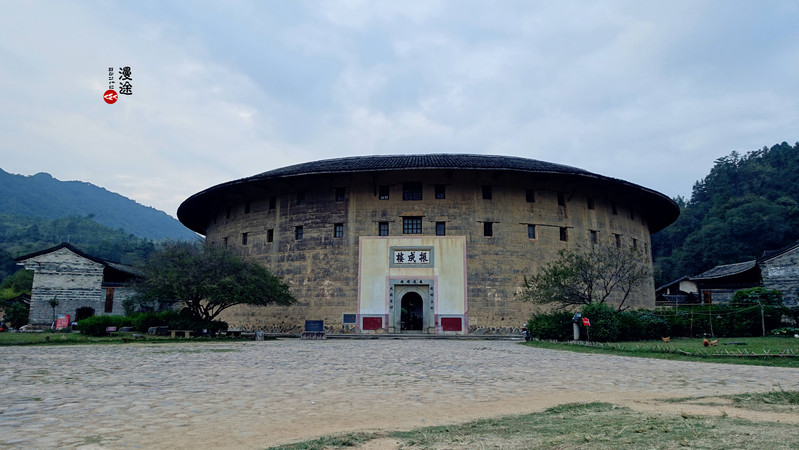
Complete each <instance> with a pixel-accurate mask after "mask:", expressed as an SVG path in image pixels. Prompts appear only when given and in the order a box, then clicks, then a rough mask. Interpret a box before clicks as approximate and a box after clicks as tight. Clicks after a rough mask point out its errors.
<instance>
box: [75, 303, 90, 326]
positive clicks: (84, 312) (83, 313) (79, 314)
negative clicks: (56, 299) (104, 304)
mask: <svg viewBox="0 0 799 450" xmlns="http://www.w3.org/2000/svg"><path fill="white" fill-rule="evenodd" d="M93 315H94V308H90V307H88V306H84V307H82V308H78V309H77V310H75V322H78V321H81V320H83V319H88V318H89V317H92V316H93Z"/></svg>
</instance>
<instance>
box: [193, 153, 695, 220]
mask: <svg viewBox="0 0 799 450" xmlns="http://www.w3.org/2000/svg"><path fill="white" fill-rule="evenodd" d="M447 169H453V170H455V169H457V170H493V171H510V172H528V173H536V174H551V175H554V176H564V177H569V178H572V179H574V178H578V179H582V180H594V181H596V182H599V183H601V184H602V185H604V186H612V187H615V188H616V189H617V190H618V191H621V192H623V193H625V194H626V195H629V196H630V198H635V203H636V204H637V205H639V206H640V208H641V210H642V212H643V213H644V214H645V215H646V216H647V220H648V222H649V225H650V229H651V231H652V232H655V231H658V230H660V229H662V228H665V227H666V226H668V225H669V224H671V223H672V222H674V221H675V220H676V219H677V217H678V216H679V214H680V211H679V207H677V205H676V204H675V203H674V202H673V201H672V200H671V199H669V198H668V197H666V196H665V195H663V194H661V193H659V192H656V191H653V190H651V189H647V188H645V187H642V186H638V185H636V184H633V183H629V182H627V181H624V180H619V179H616V178H611V177H606V176H603V175H598V174H595V173H592V172H589V171H587V170H583V169H579V168H576V167H571V166H566V165H562V164H554V163H550V162H546V161H539V160H536V159H528V158H519V157H514V156H497V155H467V154H430V155H387V156H354V157H347V158H336V159H327V160H322V161H313V162H308V163H303V164H296V165H293V166H287V167H282V168H279V169H275V170H270V171H268V172H263V173H260V174H258V175H254V176H251V177H247V178H242V179H239V180H234V181H229V182H227V183H222V184H219V185H216V186H213V187H211V188H208V189H206V190H204V191H202V192H198V193H197V194H194V195H192V196H191V197H189V198H188V199H186V201H184V202H183V203H182V204H181V205H180V207H179V208H178V218H179V219H180V221H181V222H183V224H184V225H186V226H187V227H189V228H190V229H192V230H194V231H196V232H198V233H201V234H205V227H206V225H207V223H208V218H209V217H210V216H211V214H213V213H215V211H213V209H214V208H219V207H221V205H224V204H226V202H228V201H229V199H230V198H231V197H234V196H236V195H242V193H243V192H244V191H246V187H247V186H251V185H254V184H258V183H268V182H273V181H280V180H285V179H288V178H293V177H302V176H309V175H323V174H343V173H364V172H388V171H396V170H447Z"/></svg>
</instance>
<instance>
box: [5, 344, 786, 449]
mask: <svg viewBox="0 0 799 450" xmlns="http://www.w3.org/2000/svg"><path fill="white" fill-rule="evenodd" d="M0 356H2V358H3V360H4V361H5V362H6V364H5V365H4V367H3V368H2V369H0V395H2V396H3V398H4V399H5V401H4V402H3V403H2V404H0V444H3V445H8V446H29V447H33V448H41V447H73V448H86V449H89V448H95V449H96V448H134V447H136V448H151V447H169V448H192V447H197V446H198V445H201V446H203V447H224V448H264V447H267V446H270V445H277V444H282V443H289V442H295V441H299V440H304V439H309V438H314V437H318V436H322V435H325V434H330V433H337V432H344V431H357V430H378V429H383V430H397V429H412V428H416V427H420V426H429V425H439V424H449V423H457V422H465V421H469V420H473V419H478V418H487V417H495V416H502V415H509V414H522V413H529V412H536V411H542V410H544V409H546V408H548V407H551V406H555V405H559V404H563V403H571V402H591V401H602V402H609V403H614V404H617V405H622V406H628V407H630V408H632V409H635V410H639V411H661V412H669V413H689V414H693V415H703V414H712V415H723V414H727V415H729V416H733V417H742V418H746V419H749V420H764V421H780V422H788V423H794V424H799V415H795V414H776V413H767V412H754V411H750V410H739V409H737V408H734V407H732V406H730V405H725V404H723V403H721V404H720V403H719V402H720V401H721V400H718V401H717V402H716V404H714V405H706V404H697V403H670V402H663V401H662V400H663V399H666V398H673V397H695V396H718V395H725V394H736V393H743V392H765V391H769V390H774V389H778V388H782V389H791V390H792V389H799V370H797V369H786V368H771V367H753V366H736V365H722V364H705V363H691V362H675V361H665V360H653V359H639V358H623V357H616V356H607V355H586V354H575V353H567V352H556V351H550V350H544V349H534V348H529V347H524V346H521V345H518V344H517V343H515V342H509V341H472V340H469V341H462V340H442V341H439V340H435V341H432V340H329V341H299V340H280V341H266V342H251V343H232V344H213V343H189V344H167V345H150V344H144V345H142V344H136V345H94V346H62V347H55V346H50V347H18V348H3V349H0ZM704 403H707V402H704ZM392 445H393V446H394V447H396V442H394V441H391V440H379V441H373V442H371V443H369V445H368V446H367V448H394V447H392Z"/></svg>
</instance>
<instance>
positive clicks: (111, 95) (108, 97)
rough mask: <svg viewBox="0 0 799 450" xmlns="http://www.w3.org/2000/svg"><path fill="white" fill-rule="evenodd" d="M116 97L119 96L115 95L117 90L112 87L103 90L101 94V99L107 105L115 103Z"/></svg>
mask: <svg viewBox="0 0 799 450" xmlns="http://www.w3.org/2000/svg"><path fill="white" fill-rule="evenodd" d="M117 98H119V96H117V92H116V91H115V90H113V89H109V90H107V91H105V94H103V100H105V102H106V103H108V104H109V105H113V104H114V103H116V102H117Z"/></svg>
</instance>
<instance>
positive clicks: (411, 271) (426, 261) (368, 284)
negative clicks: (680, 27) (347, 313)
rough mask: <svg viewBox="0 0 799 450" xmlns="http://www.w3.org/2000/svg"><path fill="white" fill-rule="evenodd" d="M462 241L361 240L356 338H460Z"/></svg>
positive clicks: (463, 321)
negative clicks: (358, 334)
mask: <svg viewBox="0 0 799 450" xmlns="http://www.w3.org/2000/svg"><path fill="white" fill-rule="evenodd" d="M466 291H467V288H466V238H465V237H464V236H452V237H450V236H435V237H434V236H428V237H361V238H360V242H359V269H358V316H357V323H358V328H359V330H360V331H361V332H362V333H398V334H399V333H402V334H466V333H467V331H468V329H469V328H468V326H469V319H468V317H469V315H468V303H467V295H466Z"/></svg>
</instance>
